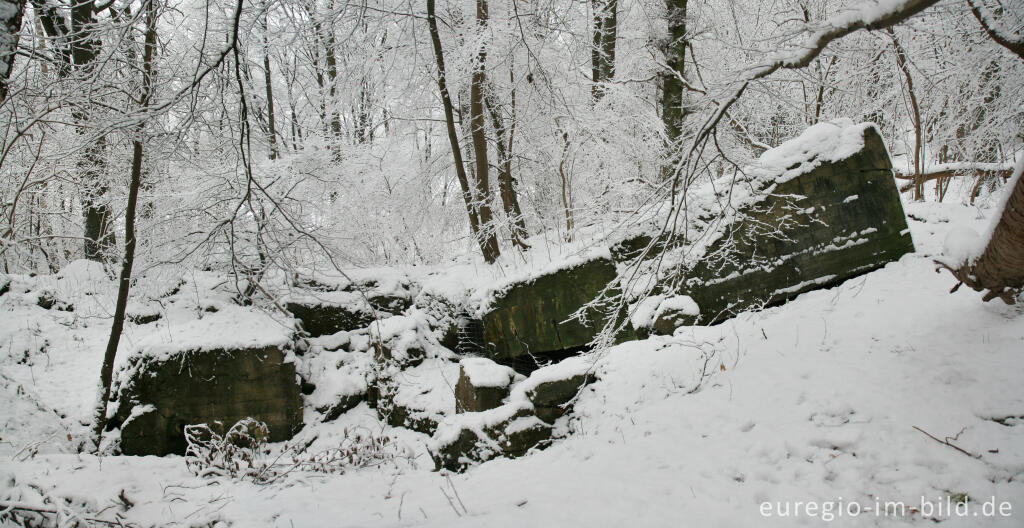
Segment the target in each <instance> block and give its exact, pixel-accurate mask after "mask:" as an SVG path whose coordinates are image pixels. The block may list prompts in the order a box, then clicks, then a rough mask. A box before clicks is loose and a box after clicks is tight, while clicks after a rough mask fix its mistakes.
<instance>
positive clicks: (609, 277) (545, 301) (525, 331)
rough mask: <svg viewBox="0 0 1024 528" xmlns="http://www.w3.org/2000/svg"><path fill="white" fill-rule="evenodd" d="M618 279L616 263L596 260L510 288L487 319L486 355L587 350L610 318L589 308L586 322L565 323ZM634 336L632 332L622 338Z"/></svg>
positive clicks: (508, 356) (509, 357)
mask: <svg viewBox="0 0 1024 528" xmlns="http://www.w3.org/2000/svg"><path fill="white" fill-rule="evenodd" d="M615 279H616V271H615V264H614V263H612V261H611V260H609V259H606V258H598V259H594V260H591V261H588V262H585V263H583V264H581V265H579V266H576V267H573V268H569V269H564V270H560V271H557V272H554V273H550V274H547V275H543V276H540V277H537V278H535V279H533V280H532V281H531V282H526V283H520V284H516V285H514V286H512V287H510V288H508V289H507V290H506V291H505V292H504V293H503V294H502V295H500V296H499V297H498V299H497V300H496V301H495V302H494V307H493V309H492V310H491V311H490V312H488V313H487V314H485V315H484V317H483V327H484V331H483V336H484V341H485V345H484V346H485V350H483V353H484V354H486V355H487V356H488V357H490V358H492V359H495V360H497V361H508V360H512V359H514V358H516V357H520V356H525V355H528V354H544V353H547V352H556V351H561V350H567V349H574V348H579V347H583V346H586V345H587V344H588V343H590V342H591V341H592V340H593V339H594V337H595V336H596V335H597V333H598V332H599V331H600V330H601V329H602V328H603V327H604V324H605V322H607V318H606V316H605V315H604V314H603V313H601V311H600V310H596V309H590V310H588V311H587V323H586V324H584V323H582V322H580V321H579V320H576V319H574V320H567V319H569V317H571V316H572V314H573V313H575V312H576V311H577V310H579V309H580V308H581V307H583V306H585V305H587V304H588V303H590V302H591V301H593V300H594V299H595V298H596V297H597V296H598V295H600V293H601V292H602V291H603V290H604V289H605V287H607V286H608V284H609V283H611V282H613V281H614V280H615ZM612 293H613V294H614V293H615V292H614V291H613V292H612ZM634 338H635V334H634V333H633V331H632V329H629V330H627V331H626V332H624V333H623V335H620V336H619V339H620V340H626V339H634Z"/></svg>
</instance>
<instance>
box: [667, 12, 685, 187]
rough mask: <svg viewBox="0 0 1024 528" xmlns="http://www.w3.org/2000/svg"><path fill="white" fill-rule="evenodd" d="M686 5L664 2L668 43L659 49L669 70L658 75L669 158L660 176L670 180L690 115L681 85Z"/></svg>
mask: <svg viewBox="0 0 1024 528" xmlns="http://www.w3.org/2000/svg"><path fill="white" fill-rule="evenodd" d="M686 2H687V0H665V4H666V5H665V8H666V13H667V14H666V17H667V18H668V41H667V42H665V43H664V45H662V46H661V51H662V53H663V54H664V55H665V61H666V63H667V66H668V71H665V72H662V73H661V89H662V94H661V95H662V98H661V120H662V123H664V125H665V135H666V139H667V143H668V146H669V149H670V155H669V157H668V161H667V163H666V164H665V166H664V167H663V168H662V176H663V177H664V178H665V179H666V180H667V179H670V178H671V177H672V173H673V171H674V166H675V162H676V155H675V153H674V151H675V149H676V148H677V146H676V143H677V141H678V139H679V136H680V134H681V133H682V129H683V120H685V119H686V115H687V114H688V113H689V112H688V111H687V108H686V93H685V91H684V90H685V87H684V86H683V79H684V75H685V63H686Z"/></svg>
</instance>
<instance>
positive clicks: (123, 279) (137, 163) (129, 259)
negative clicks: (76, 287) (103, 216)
mask: <svg viewBox="0 0 1024 528" xmlns="http://www.w3.org/2000/svg"><path fill="white" fill-rule="evenodd" d="M155 1H156V0H146V3H145V4H144V6H143V10H144V11H145V13H146V35H145V39H144V40H145V44H144V46H145V48H144V51H143V54H142V95H141V97H140V98H139V106H140V109H141V110H142V111H145V110H146V109H147V108H148V107H149V102H150V100H151V98H152V96H153V81H154V76H155V73H154V65H153V59H154V55H155V54H156V44H157V40H156V37H157V35H156V23H157V21H156V18H157V7H156V5H155V4H154V2H155ZM135 132H136V134H135V139H134V140H133V141H132V169H131V170H132V173H131V182H130V183H129V186H128V206H127V208H126V209H125V217H124V261H123V262H122V264H121V276H120V281H119V282H118V287H117V302H116V304H115V306H114V322H113V324H112V325H111V328H110V337H109V339H108V340H107V348H106V351H105V352H104V355H103V366H102V368H101V369H100V395H99V399H98V401H97V405H96V416H95V421H94V423H93V441H94V443H95V445H96V448H97V450H98V449H99V446H100V440H101V439H102V435H103V429H104V428H105V427H106V425H107V402H108V401H109V400H110V384H111V382H112V380H113V374H114V359H115V358H116V356H117V347H118V344H119V343H120V341H121V332H122V331H123V330H124V319H125V311H126V309H127V306H128V292H129V290H130V288H131V282H132V267H133V265H134V263H135V242H136V236H135V207H136V204H137V203H138V201H139V188H140V187H141V184H142V155H143V147H144V143H143V141H144V140H143V139H142V138H143V134H144V132H145V122H142V123H140V124H139V125H138V127H137V128H136V131H135Z"/></svg>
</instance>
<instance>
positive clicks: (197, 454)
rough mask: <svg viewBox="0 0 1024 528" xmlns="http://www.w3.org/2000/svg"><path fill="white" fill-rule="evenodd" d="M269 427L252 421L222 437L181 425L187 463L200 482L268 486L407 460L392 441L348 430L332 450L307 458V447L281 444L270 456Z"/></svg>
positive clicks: (241, 423)
mask: <svg viewBox="0 0 1024 528" xmlns="http://www.w3.org/2000/svg"><path fill="white" fill-rule="evenodd" d="M268 435H269V432H268V430H267V425H266V424H265V423H263V422H260V421H258V420H255V419H253V418H246V419H244V420H241V421H239V422H238V423H236V424H235V425H233V426H231V428H230V429H228V431H227V432H226V433H225V434H224V435H223V436H222V435H219V434H217V433H216V432H215V431H213V430H212V429H210V427H209V426H208V425H206V424H196V425H188V426H185V439H186V440H187V441H188V450H187V451H186V453H185V464H186V466H187V467H188V468H189V470H190V471H191V472H192V473H193V474H195V475H196V476H199V477H230V478H232V479H245V480H251V481H253V482H255V483H258V484H269V483H271V482H274V481H276V480H278V479H280V478H283V477H285V476H286V475H288V474H290V473H292V472H300V473H332V474H343V473H346V472H348V471H352V470H357V469H362V468H369V467H374V468H380V467H382V466H385V465H392V464H394V463H395V462H396V461H397V459H399V458H403V459H407V458H409V457H410V455H409V454H408V453H407V452H406V451H405V450H403V449H401V448H400V447H398V446H397V445H396V444H395V443H394V441H393V440H392V439H391V437H389V436H386V435H381V434H377V433H375V432H373V431H371V430H369V429H365V428H359V429H351V430H350V429H348V428H346V429H345V430H344V431H343V433H342V437H341V439H340V440H339V441H338V442H337V444H336V445H335V446H334V447H331V448H328V449H324V450H321V451H317V452H315V453H309V452H307V451H306V447H308V446H309V445H310V443H307V444H305V445H301V446H294V445H289V444H285V445H284V447H283V448H282V450H281V452H280V453H278V454H276V455H275V454H273V453H272V449H271V448H270V447H268V446H267V437H268Z"/></svg>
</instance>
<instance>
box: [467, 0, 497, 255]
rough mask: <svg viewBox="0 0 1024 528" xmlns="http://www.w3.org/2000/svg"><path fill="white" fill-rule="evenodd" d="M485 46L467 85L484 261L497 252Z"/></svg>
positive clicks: (479, 4) (481, 18) (482, 7)
mask: <svg viewBox="0 0 1024 528" xmlns="http://www.w3.org/2000/svg"><path fill="white" fill-rule="evenodd" d="M487 17H488V13H487V0H476V24H477V29H479V30H481V31H482V30H483V29H484V28H486V27H487ZM486 68H487V47H486V44H484V43H481V44H480V49H479V50H478V51H477V54H476V64H474V65H473V74H472V78H471V81H470V86H469V126H470V137H471V138H472V140H473V158H474V160H475V161H476V192H477V198H478V201H477V204H476V210H477V216H478V217H479V218H480V249H481V250H482V251H483V254H484V260H485V261H487V263H488V264H492V263H494V261H496V260H498V257H499V256H501V249H500V247H499V246H498V235H497V233H496V232H495V229H494V221H493V213H492V212H491V186H490V179H489V175H488V174H489V171H490V164H489V163H488V160H487V134H486V132H487V130H486V127H487V119H486V117H485V116H484V85H485V83H486V82H487V71H486Z"/></svg>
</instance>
